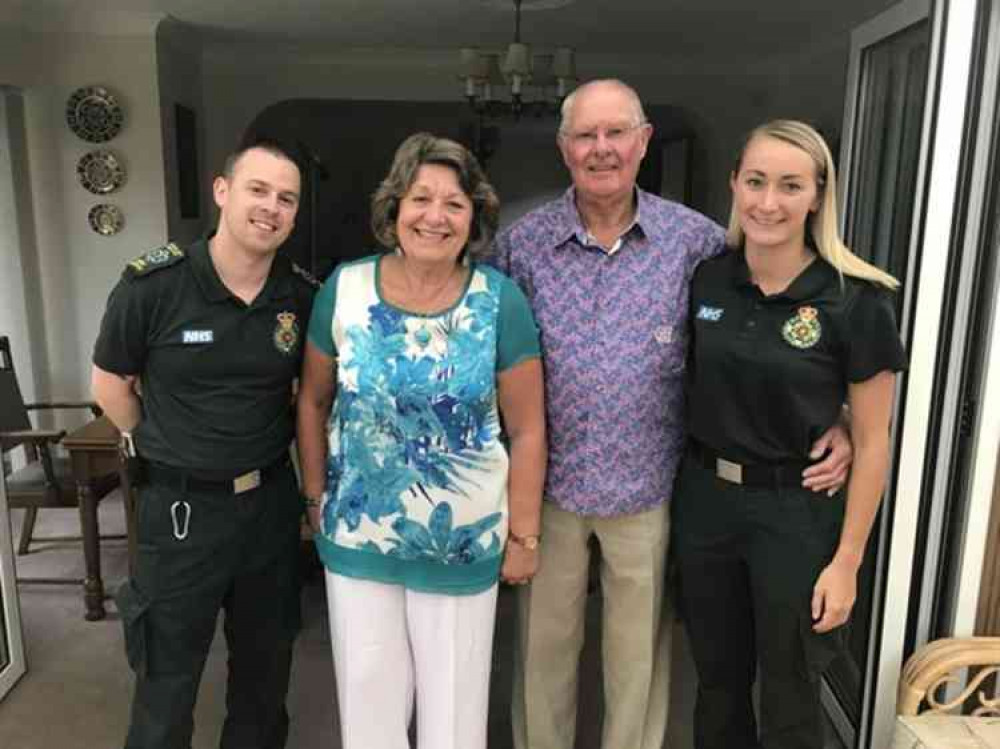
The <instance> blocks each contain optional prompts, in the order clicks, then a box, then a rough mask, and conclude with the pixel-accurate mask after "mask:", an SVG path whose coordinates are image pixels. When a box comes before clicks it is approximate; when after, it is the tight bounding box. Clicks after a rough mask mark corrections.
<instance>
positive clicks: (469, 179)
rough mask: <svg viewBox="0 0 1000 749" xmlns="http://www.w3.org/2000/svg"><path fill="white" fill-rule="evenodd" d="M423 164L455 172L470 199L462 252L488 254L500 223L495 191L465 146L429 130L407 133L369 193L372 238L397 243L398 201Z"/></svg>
mask: <svg viewBox="0 0 1000 749" xmlns="http://www.w3.org/2000/svg"><path fill="white" fill-rule="evenodd" d="M424 164H436V165H438V166H446V167H448V168H449V169H451V170H452V171H454V172H455V176H456V177H458V184H459V185H460V186H461V188H462V192H464V193H465V196H466V197H467V198H468V199H469V200H471V201H472V227H471V229H470V231H469V243H468V244H467V245H466V247H465V250H464V251H465V252H468V254H469V257H470V258H479V257H482V256H484V255H487V254H489V251H490V246H491V245H492V244H493V237H494V235H496V232H497V227H498V226H499V224H500V199H499V198H498V197H497V193H496V190H494V189H493V185H491V184H490V183H489V182H488V181H487V179H486V175H485V174H484V172H483V170H482V167H480V166H479V162H478V161H477V160H476V157H475V156H473V155H472V153H471V152H470V151H469V149H467V148H466V147H465V146H463V145H462V144H461V143H457V142H455V141H453V140H449V139H448V138H439V137H437V136H435V135H431V134H430V133H416V134H414V135H411V136H410V137H408V138H407V139H406V140H404V141H403V142H402V143H401V144H400V146H399V148H398V149H396V155H395V157H394V158H393V160H392V166H391V167H390V168H389V174H387V175H386V177H385V179H383V180H382V184H380V185H379V186H378V189H377V190H376V191H375V194H374V195H373V196H372V224H371V226H372V233H373V234H374V235H375V239H377V240H378V241H379V243H380V244H382V245H383V246H384V247H385V248H386V249H388V250H392V249H395V247H396V245H397V244H398V243H399V236H398V235H397V233H396V219H397V218H398V217H399V203H400V201H401V200H402V199H403V197H404V196H405V195H406V193H408V192H409V191H410V188H411V187H412V186H413V182H414V181H415V180H416V178H417V172H418V171H420V167H422V166H423V165H424Z"/></svg>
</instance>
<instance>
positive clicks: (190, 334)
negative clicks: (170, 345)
mask: <svg viewBox="0 0 1000 749" xmlns="http://www.w3.org/2000/svg"><path fill="white" fill-rule="evenodd" d="M182 340H183V341H184V343H211V342H212V340H213V337H212V331H211V330H185V331H184V337H183V339H182Z"/></svg>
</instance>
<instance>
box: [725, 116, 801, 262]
mask: <svg viewBox="0 0 1000 749" xmlns="http://www.w3.org/2000/svg"><path fill="white" fill-rule="evenodd" d="M729 184H730V187H731V188H732V191H733V211H734V212H735V214H736V216H737V219H738V220H739V224H740V227H741V228H742V229H743V234H744V235H745V237H746V240H745V241H746V246H747V247H772V248H784V247H802V246H803V245H804V244H805V236H806V225H807V222H808V220H809V216H810V214H811V213H813V212H814V211H816V210H817V209H818V208H819V202H820V198H821V192H820V188H819V185H818V184H817V181H816V165H815V164H814V163H813V160H812V158H811V157H810V156H809V154H808V153H806V152H805V151H803V150H802V149H801V148H798V147H796V146H793V145H791V144H790V143H786V142H785V141H782V140H778V139H777V138H771V137H769V136H766V135H759V136H756V137H754V138H753V139H752V140H751V141H750V142H749V143H748V144H747V147H746V149H745V150H744V152H743V158H742V159H741V160H740V167H739V171H738V172H736V173H734V174H733V175H732V176H731V177H730V182H729Z"/></svg>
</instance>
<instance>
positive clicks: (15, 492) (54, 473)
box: [0, 336, 119, 583]
mask: <svg viewBox="0 0 1000 749" xmlns="http://www.w3.org/2000/svg"><path fill="white" fill-rule="evenodd" d="M54 409H86V410H89V411H90V412H91V414H92V415H93V416H94V417H97V416H100V415H101V410H100V408H99V407H98V406H97V404H96V403H93V402H70V401H59V402H52V403H25V402H24V398H23V397H22V396H21V389H20V387H18V384H17V376H16V374H15V372H14V363H13V360H12V357H11V353H10V341H9V340H8V339H7V337H6V336H0V453H2V454H3V457H4V466H5V471H6V470H7V460H6V458H7V456H8V453H10V452H12V451H14V450H16V449H17V448H23V449H24V454H25V457H26V460H27V463H26V465H25V466H24V467H23V468H19V469H16V470H12V471H11V472H10V473H9V475H8V476H7V499H8V503H9V505H10V507H11V508H21V509H24V510H25V516H24V524H23V525H22V527H21V536H20V540H19V542H18V546H17V553H18V554H27V553H28V551H29V550H30V546H31V542H32V540H33V539H32V535H33V533H34V529H35V520H36V518H37V517H38V510H39V509H41V508H47V507H77V506H78V503H77V486H76V482H75V481H74V479H73V475H72V471H71V470H70V465H69V460H68V459H67V458H65V457H62V456H59V455H57V454H55V450H54V449H53V448H54V447H55V446H56V445H58V443H59V441H60V440H62V438H63V437H64V436H65V435H66V432H65V430H61V429H36V428H35V427H34V426H33V425H32V423H31V420H30V418H29V416H28V413H29V411H34V412H38V411H42V410H54ZM118 484H119V479H118V476H117V475H108V476H104V477H101V478H100V479H98V480H96V481H95V482H94V483H93V485H92V486H91V489H92V491H93V492H94V495H95V496H96V497H98V498H103V497H104V496H105V495H107V494H108V493H109V492H111V491H112V490H114V489H115V488H116V487H117V486H118ZM45 540H56V541H79V540H81V538H80V537H79V536H72V537H59V538H49V539H45ZM30 582H47V583H57V582H58V583H79V582H80V580H65V579H51V578H48V579H38V578H33V579H31V580H30Z"/></svg>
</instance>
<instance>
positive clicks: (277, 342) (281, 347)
mask: <svg viewBox="0 0 1000 749" xmlns="http://www.w3.org/2000/svg"><path fill="white" fill-rule="evenodd" d="M298 342H299V325H298V323H297V322H296V321H295V313H294V312H279V313H278V326H277V327H276V328H275V329H274V347H275V348H276V349H278V351H280V352H281V353H283V354H290V353H292V352H293V351H295V344H297V343H298Z"/></svg>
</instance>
